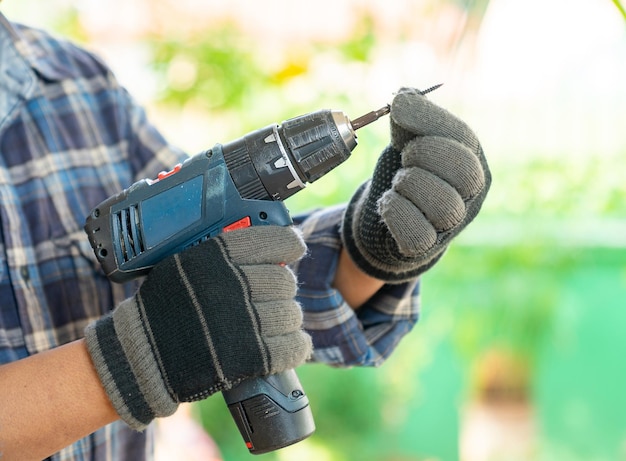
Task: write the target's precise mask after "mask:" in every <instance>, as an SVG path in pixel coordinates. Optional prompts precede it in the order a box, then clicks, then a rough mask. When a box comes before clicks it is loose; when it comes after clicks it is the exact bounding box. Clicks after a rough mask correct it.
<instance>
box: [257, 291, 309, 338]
mask: <svg viewBox="0 0 626 461" xmlns="http://www.w3.org/2000/svg"><path fill="white" fill-rule="evenodd" d="M254 306H255V308H256V311H257V312H258V314H259V325H260V331H261V336H263V337H272V336H282V335H286V334H291V333H293V332H295V331H299V330H302V309H301V308H300V305H299V304H298V303H297V302H296V300H295V299H289V300H287V299H283V300H279V301H264V302H258V303H255V304H254Z"/></svg>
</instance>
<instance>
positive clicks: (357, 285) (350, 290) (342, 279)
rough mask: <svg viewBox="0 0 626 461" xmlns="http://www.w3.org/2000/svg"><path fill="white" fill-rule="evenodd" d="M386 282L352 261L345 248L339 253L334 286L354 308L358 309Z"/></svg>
mask: <svg viewBox="0 0 626 461" xmlns="http://www.w3.org/2000/svg"><path fill="white" fill-rule="evenodd" d="M384 284H385V282H383V281H382V280H378V279H375V278H374V277H370V276H369V275H367V274H366V273H365V272H363V271H362V270H361V269H359V268H358V267H357V266H356V264H354V262H353V261H352V259H351V258H350V256H349V255H348V252H347V251H346V249H345V248H342V250H341V252H340V253H339V262H338V263H337V271H336V272H335V278H334V279H333V285H332V286H333V288H335V289H337V290H338V291H339V292H340V293H341V296H343V299H344V300H345V301H346V303H348V305H349V306H350V307H351V308H352V309H358V308H359V307H361V306H362V305H363V304H364V303H365V302H366V301H367V300H368V299H370V298H371V297H372V296H373V295H374V294H375V293H376V292H377V291H378V290H380V289H381V288H382V286H383V285H384Z"/></svg>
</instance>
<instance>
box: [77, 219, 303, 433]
mask: <svg viewBox="0 0 626 461" xmlns="http://www.w3.org/2000/svg"><path fill="white" fill-rule="evenodd" d="M304 251H305V244H304V241H303V239H302V237H301V235H300V233H299V232H298V231H296V230H295V229H294V228H292V227H283V226H257V227H251V228H247V229H240V230H235V231H231V232H227V233H225V234H221V235H219V236H217V237H215V238H212V239H210V240H208V241H206V242H204V243H201V244H199V245H197V246H194V247H191V248H189V249H187V250H185V251H183V252H181V253H179V254H176V255H173V256H170V257H168V258H166V259H164V260H163V261H162V262H160V263H159V264H157V265H156V266H155V267H154V268H153V269H152V270H151V271H150V273H149V274H148V276H147V278H146V280H145V281H144V283H143V284H142V285H141V287H140V288H139V290H138V291H137V293H136V294H135V296H133V297H131V298H129V299H127V300H125V301H123V302H122V303H120V305H119V306H118V307H117V308H116V309H115V310H114V311H112V313H109V314H108V315H106V316H105V317H103V318H101V319H99V320H97V321H95V322H93V323H91V324H90V325H88V327H87V328H86V330H85V336H86V342H87V347H88V350H89V353H90V355H91V358H92V361H93V363H94V365H95V368H96V370H97V372H98V375H99V377H100V380H101V381H102V384H103V385H104V389H105V390H106V392H107V394H108V396H109V399H110V400H111V403H112V404H113V406H114V408H115V410H116V411H117V413H118V414H119V415H120V417H121V418H122V419H123V420H124V421H126V423H128V425H129V426H131V427H132V428H134V429H137V430H142V429H144V428H145V427H146V425H147V424H149V423H150V421H151V420H152V419H153V418H155V417H160V416H169V415H170V414H172V413H174V411H176V408H177V406H178V404H179V402H190V401H196V400H201V399H204V398H206V397H208V396H210V395H211V394H213V393H215V392H218V391H222V390H228V389H230V388H231V387H233V386H235V385H236V384H237V383H239V382H240V381H242V380H245V379H247V378H251V377H259V376H266V375H270V374H274V373H279V372H282V371H285V370H289V369H292V368H295V367H296V366H298V365H300V364H301V363H303V362H304V361H305V360H306V359H307V358H308V357H309V356H310V354H311V339H310V337H309V336H308V335H307V334H306V333H305V332H304V331H303V330H302V312H301V309H300V306H299V305H298V304H297V303H296V301H295V295H296V287H297V285H296V278H295V275H294V273H293V272H292V271H291V269H289V268H288V267H287V266H286V264H290V263H293V262H295V261H297V260H298V259H299V258H301V257H302V255H303V254H304Z"/></svg>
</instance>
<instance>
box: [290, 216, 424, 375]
mask: <svg viewBox="0 0 626 461" xmlns="http://www.w3.org/2000/svg"><path fill="white" fill-rule="evenodd" d="M343 210H344V207H343V206H337V207H332V208H329V209H324V210H318V211H315V212H313V213H310V214H305V215H301V216H296V217H294V223H295V224H296V225H298V226H300V228H301V229H302V232H303V234H304V238H305V240H306V242H307V246H308V252H307V255H306V256H305V257H304V258H303V259H302V260H300V261H299V262H298V263H297V264H296V265H294V270H295V271H296V273H297V275H298V281H299V284H300V285H299V290H298V302H300V304H301V306H302V309H303V312H304V327H305V329H306V330H307V331H308V332H309V334H310V335H311V336H312V338H313V347H314V351H313V359H312V360H313V361H316V362H324V363H327V364H330V365H333V366H353V365H360V366H379V365H381V364H382V363H383V362H384V361H385V360H386V359H387V358H388V357H389V355H390V354H391V353H392V352H393V350H394V349H395V348H396V346H397V345H398V343H399V342H400V340H401V339H402V338H403V337H404V336H405V335H406V334H407V333H408V332H409V331H411V329H412V328H413V326H414V325H415V324H416V323H417V320H418V318H419V305H420V297H419V288H420V284H419V280H418V279H416V280H413V281H411V282H406V283H402V284H394V285H392V284H386V285H384V286H383V287H382V288H381V289H380V290H379V291H378V292H377V293H376V294H375V295H374V296H373V297H372V298H370V299H369V300H368V301H367V302H366V303H365V304H364V305H363V306H361V307H360V308H358V309H357V310H354V309H352V308H351V307H350V306H349V305H348V304H347V303H346V301H345V300H344V299H343V297H342V296H341V294H340V293H339V292H338V291H337V290H336V289H334V288H333V287H332V282H333V279H334V276H335V272H336V268H337V264H338V259H339V253H340V251H341V248H342V244H341V239H340V233H339V227H340V225H341V220H342V216H343Z"/></svg>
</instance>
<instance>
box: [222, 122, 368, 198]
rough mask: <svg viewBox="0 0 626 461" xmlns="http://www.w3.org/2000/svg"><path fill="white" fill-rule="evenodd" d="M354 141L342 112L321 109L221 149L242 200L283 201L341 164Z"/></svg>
mask: <svg viewBox="0 0 626 461" xmlns="http://www.w3.org/2000/svg"><path fill="white" fill-rule="evenodd" d="M356 144H357V138H356V134H355V131H354V129H353V128H352V124H351V123H350V120H349V119H348V117H347V116H346V115H345V114H344V113H343V112H341V111H336V110H320V111H317V112H312V113H309V114H305V115H302V116H300V117H295V118H292V119H289V120H286V121H284V122H283V123H282V124H280V125H276V124H273V125H268V126H266V127H265V128H261V129H260V130H256V131H253V132H251V133H248V134H247V135H245V136H243V137H242V138H239V139H237V140H235V141H232V142H230V143H228V144H224V145H222V151H223V153H224V160H225V161H226V165H227V166H228V171H229V172H230V175H231V177H232V179H233V182H234V183H235V185H236V186H237V190H238V191H239V193H240V194H241V197H242V198H243V199H255V200H284V199H286V198H288V197H290V196H292V195H293V194H295V193H296V192H298V191H299V190H301V189H303V188H304V187H305V185H306V183H310V182H313V181H316V180H317V179H319V178H321V177H322V176H324V175H325V174H326V173H328V172H329V171H330V170H332V169H333V168H335V167H336V166H337V165H339V164H341V163H343V162H344V161H345V160H346V159H347V158H348V157H349V156H350V153H351V152H352V150H353V149H354V148H355V147H356Z"/></svg>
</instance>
